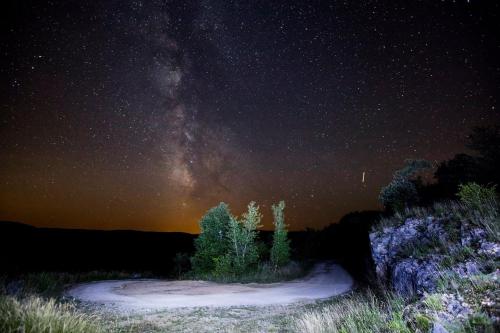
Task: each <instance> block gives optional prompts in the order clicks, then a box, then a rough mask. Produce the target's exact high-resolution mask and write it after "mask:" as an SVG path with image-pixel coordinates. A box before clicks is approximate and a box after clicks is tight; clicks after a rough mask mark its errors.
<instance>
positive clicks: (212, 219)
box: [191, 202, 232, 273]
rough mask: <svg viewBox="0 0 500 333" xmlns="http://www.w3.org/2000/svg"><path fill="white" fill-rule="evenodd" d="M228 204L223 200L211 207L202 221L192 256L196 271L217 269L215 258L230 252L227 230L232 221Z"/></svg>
mask: <svg viewBox="0 0 500 333" xmlns="http://www.w3.org/2000/svg"><path fill="white" fill-rule="evenodd" d="M231 218H232V216H231V213H230V212H229V208H228V206H227V205H226V204H225V203H223V202H221V203H220V204H219V205H218V206H216V207H214V208H212V209H210V210H209V211H208V212H207V213H206V214H205V216H203V217H202V219H201V221H200V229H201V230H200V231H201V232H200V235H199V236H198V237H197V238H196V240H195V243H194V245H195V248H196V253H195V255H194V256H193V257H192V258H191V264H192V268H193V270H194V271H195V272H198V273H206V272H210V271H213V270H214V269H215V265H216V262H215V258H218V257H220V256H223V255H225V254H226V253H227V252H228V249H229V244H228V242H227V237H226V234H227V231H228V227H229V222H230V221H231Z"/></svg>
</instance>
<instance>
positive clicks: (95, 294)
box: [67, 262, 353, 313]
mask: <svg viewBox="0 0 500 333" xmlns="http://www.w3.org/2000/svg"><path fill="white" fill-rule="evenodd" d="M352 286H353V280H352V278H351V276H350V275H349V274H348V273H347V272H346V271H345V270H344V269H343V268H342V267H340V266H339V265H336V264H333V263H326V262H324V263H319V264H317V265H316V266H315V267H314V268H313V270H312V271H311V273H310V274H309V275H307V276H306V277H305V278H302V279H297V280H293V281H288V282H280V283H269V284H258V283H248V284H241V283H216V282H208V281H189V280H182V281H178V280H174V281H168V280H149V279H148V280H119V281H98V282H91V283H84V284H79V285H76V286H74V287H73V288H71V289H70V290H68V292H67V295H68V296H71V297H74V298H75V299H77V300H80V301H82V302H85V303H90V304H94V305H99V306H104V307H106V308H108V309H110V310H115V311H119V312H123V313H134V312H136V313H137V312H144V311H147V312H149V311H156V310H161V309H171V308H184V307H232V306H267V305H285V304H291V303H295V302H312V301H315V300H319V299H325V298H329V297H332V296H335V295H339V294H342V293H345V292H347V291H349V290H351V288H352Z"/></svg>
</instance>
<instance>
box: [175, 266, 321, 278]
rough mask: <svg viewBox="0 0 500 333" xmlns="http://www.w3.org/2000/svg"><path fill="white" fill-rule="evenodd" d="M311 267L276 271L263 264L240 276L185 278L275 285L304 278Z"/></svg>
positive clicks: (197, 276)
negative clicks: (275, 283)
mask: <svg viewBox="0 0 500 333" xmlns="http://www.w3.org/2000/svg"><path fill="white" fill-rule="evenodd" d="M311 267H312V264H311V263H308V262H301V263H297V262H290V263H289V264H288V265H286V266H284V267H281V268H278V269H277V270H275V269H274V267H273V266H272V265H271V264H269V263H261V264H259V265H258V266H257V268H256V269H254V270H250V271H247V272H244V273H242V274H238V275H236V274H226V275H224V276H220V275H216V274H212V273H194V272H189V273H187V274H186V275H184V276H183V278H185V279H193V280H205V281H215V282H222V283H273V282H280V281H289V280H293V279H297V278H300V277H303V276H305V275H306V274H307V273H308V272H309V270H310V268H311Z"/></svg>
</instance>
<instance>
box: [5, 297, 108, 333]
mask: <svg viewBox="0 0 500 333" xmlns="http://www.w3.org/2000/svg"><path fill="white" fill-rule="evenodd" d="M97 319H98V318H96V317H95V316H91V315H88V314H84V313H80V312H78V311H77V310H76V309H75V308H74V307H73V306H72V305H70V304H62V303H57V302H56V301H55V300H54V299H48V300H45V299H43V298H40V297H36V296H30V297H27V298H21V299H17V298H15V297H13V296H0V332H4V333H18V332H23V333H66V332H67V333H98V332H99V333H100V332H106V331H105V330H104V329H102V328H101V327H99V325H98V324H97Z"/></svg>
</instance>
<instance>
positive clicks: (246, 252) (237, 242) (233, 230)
mask: <svg viewBox="0 0 500 333" xmlns="http://www.w3.org/2000/svg"><path fill="white" fill-rule="evenodd" d="M261 220H262V214H261V213H260V212H259V206H257V205H256V204H255V202H253V201H252V202H250V204H249V205H248V211H247V212H246V213H244V214H243V217H242V220H241V221H238V220H237V219H236V218H235V217H231V219H230V220H229V229H228V232H227V236H226V237H227V241H228V244H229V252H228V253H227V254H226V255H229V259H230V261H231V264H232V266H233V270H234V273H235V274H240V273H242V272H244V271H246V270H247V269H248V267H249V266H250V265H252V264H255V263H257V261H258V260H259V252H258V249H257V244H256V239H257V228H258V227H260V221H261Z"/></svg>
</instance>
